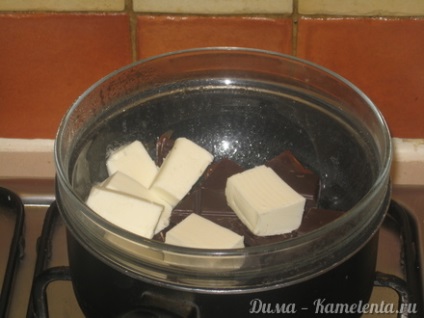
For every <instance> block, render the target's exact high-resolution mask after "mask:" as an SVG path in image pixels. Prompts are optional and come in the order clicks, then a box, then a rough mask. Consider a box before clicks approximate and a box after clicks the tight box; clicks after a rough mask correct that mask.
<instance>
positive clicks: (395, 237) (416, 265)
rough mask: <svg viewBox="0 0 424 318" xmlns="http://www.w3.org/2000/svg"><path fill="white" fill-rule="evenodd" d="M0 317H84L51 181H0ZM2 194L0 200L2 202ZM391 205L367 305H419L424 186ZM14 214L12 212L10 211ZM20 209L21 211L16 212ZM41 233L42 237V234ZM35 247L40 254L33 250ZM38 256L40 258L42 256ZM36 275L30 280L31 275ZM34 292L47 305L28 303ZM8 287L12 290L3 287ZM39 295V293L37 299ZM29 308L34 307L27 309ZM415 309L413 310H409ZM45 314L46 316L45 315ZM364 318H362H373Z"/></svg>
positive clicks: (396, 189) (397, 189) (397, 196)
mask: <svg viewBox="0 0 424 318" xmlns="http://www.w3.org/2000/svg"><path fill="white" fill-rule="evenodd" d="M0 187H2V188H4V189H7V190H6V192H4V191H3V192H1V193H0V206H2V208H0V283H2V286H3V287H2V288H3V290H2V294H1V296H2V303H1V306H2V308H1V310H3V311H4V313H2V312H0V316H1V317H3V316H5V317H33V312H34V310H35V311H37V310H40V308H41V310H45V311H46V312H45V313H42V314H38V317H47V316H49V317H73V318H78V317H84V315H83V314H82V312H81V310H80V308H79V306H78V303H77V301H76V299H75V296H74V293H73V289H72V284H71V282H70V280H69V271H68V268H67V265H68V257H67V250H66V236H65V234H66V231H65V225H64V224H63V222H62V220H61V218H60V215H58V213H57V209H55V205H54V204H52V203H53V202H54V181H53V180H22V179H21V180H0ZM8 191H11V193H12V195H13V193H15V194H17V195H18V200H20V201H22V203H23V207H24V209H23V211H22V212H23V215H22V217H20V216H19V213H15V211H16V207H13V204H12V203H13V201H14V198H13V197H11V196H10V194H9V192H8ZM1 196H2V197H3V199H1ZM392 199H393V200H392V204H391V207H390V209H389V213H388V216H387V217H386V220H385V222H384V224H383V226H382V229H381V231H380V234H379V235H380V239H379V250H378V260H377V275H376V276H377V279H376V283H375V288H374V290H373V294H372V296H371V299H370V303H374V304H380V303H382V302H384V303H385V304H393V305H394V308H395V310H398V309H399V308H400V307H399V302H409V303H410V304H411V305H414V304H417V306H418V307H417V308H419V309H421V308H422V307H421V306H422V302H423V299H422V298H423V294H424V290H423V284H422V282H423V278H424V270H423V268H422V265H421V264H424V244H421V242H424V238H423V235H424V186H397V185H395V186H393V194H392ZM12 210H13V211H12ZM18 210H19V208H18ZM20 226H22V238H18V240H17V243H16V244H17V249H16V250H17V252H16V253H17V255H16V266H15V270H14V273H10V272H6V271H7V267H8V266H7V265H8V261H9V263H11V262H12V260H10V259H11V258H13V253H11V249H10V246H11V244H12V241H13V240H12V239H13V235H14V234H13V231H14V229H18V228H19V227H20ZM43 233H44V235H43ZM37 249H38V252H37ZM40 254H41V256H40ZM37 256H39V257H37ZM35 276H37V277H39V278H38V279H36V280H35V281H34V277H35ZM33 281H34V286H35V285H36V286H35V288H34V289H33V290H36V291H37V292H38V293H41V296H43V297H44V295H46V297H47V299H48V303H47V304H46V303H45V302H44V301H38V300H36V301H35V302H33V301H31V298H32V297H33V295H34V293H32V294H31V289H32V288H33ZM7 285H10V292H9V293H7V291H6V289H7V288H6V287H7ZM36 296H37V297H38V294H37V295H36ZM30 304H35V309H34V306H32V307H31V305H30ZM411 308H412V309H414V308H413V307H411ZM43 315H44V316H43ZM374 316H376V317H412V315H408V314H407V313H405V314H401V313H385V314H381V313H378V314H376V315H374ZM374 316H373V315H371V314H366V315H364V317H374Z"/></svg>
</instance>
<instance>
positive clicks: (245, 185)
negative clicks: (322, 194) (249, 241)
mask: <svg viewBox="0 0 424 318" xmlns="http://www.w3.org/2000/svg"><path fill="white" fill-rule="evenodd" d="M225 195H226V198H227V203H228V205H229V206H230V207H231V208H232V209H233V210H234V212H235V213H236V214H237V216H238V217H239V218H240V220H241V221H242V222H243V223H244V224H245V225H246V226H247V227H248V228H249V229H250V230H251V231H252V232H253V233H254V234H256V235H259V236H267V235H276V234H283V233H288V232H291V231H293V230H296V229H297V228H298V227H299V226H300V224H301V222H302V216H303V211H304V207H305V198H304V197H303V196H302V195H300V194H298V193H297V192H296V191H295V190H293V189H292V188H291V187H290V186H289V185H288V184H287V183H285V182H284V181H283V180H282V179H281V178H280V177H279V176H278V175H277V174H276V173H275V172H274V171H273V170H272V169H271V168H268V167H266V166H258V167H255V168H252V169H249V170H246V171H243V172H241V173H238V174H235V175H233V176H231V177H230V178H228V180H227V185H226V188H225Z"/></svg>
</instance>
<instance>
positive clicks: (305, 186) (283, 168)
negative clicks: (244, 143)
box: [265, 150, 320, 211]
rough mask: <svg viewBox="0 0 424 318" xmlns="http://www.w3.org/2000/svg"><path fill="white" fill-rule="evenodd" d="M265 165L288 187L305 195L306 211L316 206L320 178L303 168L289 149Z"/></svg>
mask: <svg viewBox="0 0 424 318" xmlns="http://www.w3.org/2000/svg"><path fill="white" fill-rule="evenodd" d="M265 165H266V166H268V167H270V168H271V169H273V170H274V171H275V172H276V173H277V174H278V175H279V176H280V178H281V179H283V180H284V181H285V182H286V183H287V184H288V185H289V186H290V187H292V188H293V189H294V190H295V191H296V192H297V193H299V194H301V195H302V196H304V197H305V199H306V204H305V210H306V211H307V210H309V209H310V208H312V207H315V206H317V202H318V193H319V188H320V178H319V176H318V175H317V174H316V173H314V172H313V171H311V170H309V169H307V168H305V167H304V166H303V165H302V164H301V163H300V162H299V160H297V158H296V157H295V156H294V155H293V154H292V153H291V151H289V150H286V151H284V152H282V153H281V154H280V155H278V156H276V157H274V158H272V159H271V160H269V161H268V162H266V163H265Z"/></svg>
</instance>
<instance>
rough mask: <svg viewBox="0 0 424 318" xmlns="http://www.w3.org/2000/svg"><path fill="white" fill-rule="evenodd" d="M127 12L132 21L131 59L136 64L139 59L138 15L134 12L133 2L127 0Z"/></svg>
mask: <svg viewBox="0 0 424 318" xmlns="http://www.w3.org/2000/svg"><path fill="white" fill-rule="evenodd" d="M125 12H127V14H128V16H129V19H130V41H131V58H132V61H133V62H136V61H137V59H138V47H137V15H136V14H135V12H134V7H133V0H125Z"/></svg>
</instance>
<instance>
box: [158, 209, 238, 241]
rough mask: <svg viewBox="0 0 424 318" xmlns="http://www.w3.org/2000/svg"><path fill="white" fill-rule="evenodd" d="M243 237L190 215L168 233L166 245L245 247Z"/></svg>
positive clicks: (193, 214)
mask: <svg viewBox="0 0 424 318" xmlns="http://www.w3.org/2000/svg"><path fill="white" fill-rule="evenodd" d="M243 239H244V238H243V236H241V235H238V234H237V233H234V232H233V231H231V230H229V229H226V228H225V227H222V226H220V225H218V224H216V223H214V222H212V221H209V220H208V219H205V218H204V217H201V216H200V215H197V214H195V213H192V214H190V215H189V216H188V217H186V218H185V219H184V220H183V221H181V222H180V223H178V224H177V225H176V226H174V227H173V228H172V229H170V230H169V231H168V232H167V233H166V237H165V243H168V244H172V245H178V246H184V247H191V248H203V249H228V248H242V247H244V243H243Z"/></svg>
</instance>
